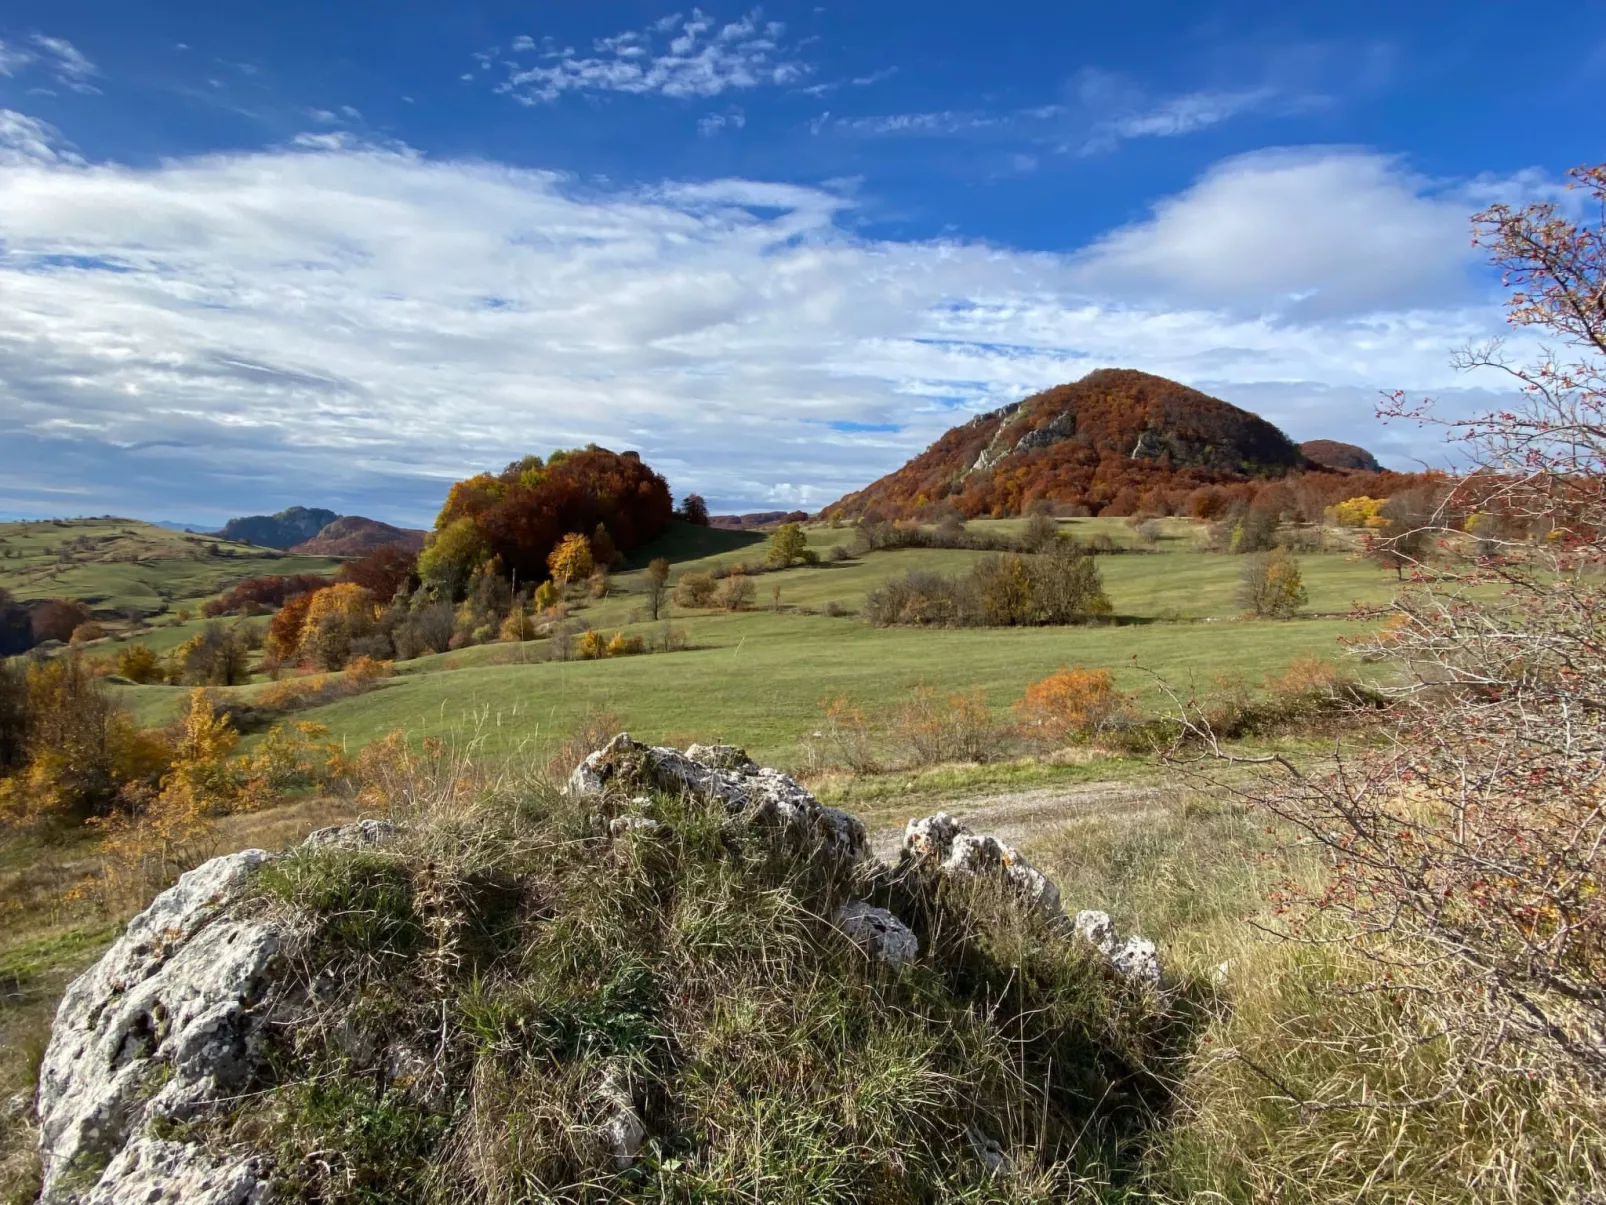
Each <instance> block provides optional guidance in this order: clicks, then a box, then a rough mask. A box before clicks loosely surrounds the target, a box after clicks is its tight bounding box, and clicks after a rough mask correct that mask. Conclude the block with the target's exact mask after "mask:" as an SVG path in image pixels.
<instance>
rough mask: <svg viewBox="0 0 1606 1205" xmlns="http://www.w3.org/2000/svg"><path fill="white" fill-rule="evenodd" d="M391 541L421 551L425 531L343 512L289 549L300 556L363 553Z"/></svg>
mask: <svg viewBox="0 0 1606 1205" xmlns="http://www.w3.org/2000/svg"><path fill="white" fill-rule="evenodd" d="M392 545H394V546H396V547H398V548H405V549H406V550H407V551H408V552H421V551H423V548H424V533H423V532H421V531H414V530H412V529H411V528H407V527H392V526H391V525H390V524H389V523H381V522H380V521H379V520H378V519H364V518H363V517H362V516H361V515H345V516H343V517H342V518H339V519H336V520H335V521H334V522H333V523H331V524H329V526H327V527H325V528H324V529H323V530H322V531H320V532H319V533H318V534H317V535H315V536H313V537H312V539H310V540H303V541H302V542H301V543H299V544H297V545H295V546H294V547H293V548H291V549H290V551H291V552H294V553H297V554H299V555H301V556H363V555H365V554H367V553H370V552H373V551H374V550H375V549H379V548H386V547H390V546H392Z"/></svg>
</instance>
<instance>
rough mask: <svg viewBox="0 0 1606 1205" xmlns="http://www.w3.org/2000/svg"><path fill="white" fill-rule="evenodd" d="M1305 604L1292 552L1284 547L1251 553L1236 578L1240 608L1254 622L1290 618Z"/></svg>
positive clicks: (1303, 585) (1300, 580)
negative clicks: (1253, 618)
mask: <svg viewBox="0 0 1606 1205" xmlns="http://www.w3.org/2000/svg"><path fill="white" fill-rule="evenodd" d="M1308 601H1309V599H1308V597H1307V595H1306V593H1305V581H1304V578H1303V576H1302V575H1301V574H1300V571H1299V558H1297V557H1296V556H1294V554H1293V553H1291V552H1289V551H1288V549H1286V548H1273V549H1272V550H1271V551H1270V552H1254V553H1250V555H1249V557H1248V559H1247V560H1245V562H1244V567H1243V571H1242V573H1241V574H1240V575H1239V582H1238V605H1239V606H1241V607H1243V608H1244V610H1246V611H1248V612H1249V613H1250V614H1251V615H1253V616H1255V617H1256V618H1257V619H1291V618H1293V617H1294V616H1295V615H1297V614H1298V613H1299V610H1300V608H1301V607H1303V606H1304V605H1305V603H1306V602H1308Z"/></svg>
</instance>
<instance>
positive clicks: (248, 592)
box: [201, 573, 329, 619]
mask: <svg viewBox="0 0 1606 1205" xmlns="http://www.w3.org/2000/svg"><path fill="white" fill-rule="evenodd" d="M328 584H329V579H328V578H327V577H324V576H323V575H322V574H319V573H293V574H287V575H280V574H272V573H270V574H265V575H263V576H262V577H248V578H246V579H245V580H244V581H243V582H240V583H239V584H238V585H236V586H234V587H232V588H231V589H230V590H228V591H227V592H225V593H224V594H223V595H221V596H220V597H218V598H214V599H211V600H209V601H208V602H206V603H203V604H202V605H201V614H202V615H204V616H206V617H207V618H208V619H215V618H217V617H218V616H220V615H235V614H241V615H262V614H265V613H267V612H268V611H271V610H273V609H274V608H276V607H282V606H283V605H284V603H285V600H286V599H288V598H293V597H295V596H296V595H297V594H311V593H312V592H313V591H314V590H321V589H323V588H324V587H325V586H327V585H328Z"/></svg>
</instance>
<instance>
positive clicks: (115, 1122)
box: [38, 849, 284, 1205]
mask: <svg viewBox="0 0 1606 1205" xmlns="http://www.w3.org/2000/svg"><path fill="white" fill-rule="evenodd" d="M267 858H268V855H267V854H266V853H264V852H263V851H262V850H259V849H248V850H244V851H242V852H240V853H237V854H230V855H229V856H228V857H223V858H214V859H213V860H212V861H210V862H208V863H206V864H205V865H204V866H201V867H199V868H197V869H195V870H192V871H190V872H189V873H188V874H186V875H184V876H183V877H182V878H180V879H179V881H178V883H177V884H175V885H174V886H173V887H171V888H169V889H168V890H167V891H164V892H163V893H162V894H161V895H159V896H157V897H156V899H155V900H153V901H152V902H151V905H150V907H148V908H147V909H146V910H145V911H144V912H142V913H140V914H139V915H138V916H136V917H135V918H134V919H133V920H132V921H131V922H129V926H128V930H127V932H125V933H124V934H123V936H122V937H121V938H119V939H118V940H117V941H116V942H115V943H114V944H113V945H112V947H111V949H110V950H108V951H107V952H106V954H105V955H104V956H103V957H102V958H101V960H100V961H99V962H97V963H96V964H95V965H94V966H93V967H91V968H90V969H89V970H88V971H86V972H85V973H84V974H83V975H81V976H79V978H78V979H77V980H75V981H74V982H73V984H72V986H70V987H69V988H68V989H67V993H66V995H65V996H64V997H63V998H62V1001H61V1005H60V1007H59V1008H58V1009H57V1012H56V1021H55V1025H54V1027H53V1029H52V1030H51V1036H50V1044H49V1046H48V1048H47V1049H46V1051H45V1058H44V1064H43V1067H42V1068H41V1071H40V1082H39V1100H38V1110H39V1119H40V1125H41V1131H42V1133H41V1140H40V1149H41V1153H42V1157H43V1165H44V1166H43V1171H44V1190H43V1193H42V1194H41V1196H40V1200H41V1202H43V1205H78V1203H80V1202H97V1203H99V1202H108V1203H109V1202H124V1201H127V1202H133V1201H162V1200H169V1199H171V1200H179V1199H183V1200H185V1201H191V1200H195V1201H206V1202H213V1201H216V1202H223V1201H228V1202H243V1201H249V1200H255V1199H256V1198H254V1197H252V1196H251V1195H250V1193H251V1192H253V1191H255V1188H254V1177H253V1175H252V1174H251V1173H250V1172H249V1169H246V1168H244V1165H239V1166H237V1167H233V1168H232V1169H231V1168H220V1167H218V1166H217V1165H216V1164H214V1163H213V1162H212V1161H211V1160H210V1159H209V1158H208V1157H207V1156H205V1155H204V1153H203V1152H201V1151H200V1149H199V1148H198V1147H193V1146H190V1145H188V1144H183V1143H157V1142H155V1140H154V1138H153V1136H152V1135H150V1134H149V1133H148V1128H149V1126H150V1124H151V1123H152V1122H154V1121H157V1120H158V1119H174V1120H182V1119H184V1118H186V1117H189V1116H193V1115H194V1114H195V1112H196V1111H197V1110H198V1109H199V1108H200V1107H201V1106H203V1105H205V1104H207V1103H208V1102H211V1101H214V1100H217V1099H219V1098H221V1097H224V1096H227V1095H229V1094H231V1093H232V1092H234V1091H236V1090H238V1089H239V1088H241V1087H242V1086H243V1085H244V1084H245V1082H246V1081H247V1079H248V1078H249V1075H250V1071H251V1068H252V1065H253V1062H254V1059H255V1056H256V1054H257V1044H258V1033H259V1029H260V1019H259V1017H258V1016H257V1015H256V1013H255V1011H254V1010H255V1008H256V1006H257V1005H258V1004H260V1003H261V1002H262V1000H263V998H264V995H265V993H266V991H267V987H268V977H269V970H270V966H271V964H272V962H273V961H274V958H275V956H276V955H277V954H278V952H279V950H280V947H281V945H282V943H283V939H284V935H283V934H281V933H280V932H278V931H277V930H275V929H274V928H272V927H271V926H270V925H268V924H265V923H263V922H260V921H257V920H242V919H236V918H233V917H230V916H228V915H227V914H226V909H227V906H228V905H229V904H230V903H232V902H233V901H234V900H235V899H237V898H238V896H239V893H240V891H241V889H242V888H243V887H244V885H245V882H246V878H247V876H248V875H249V873H250V871H251V870H252V869H253V868H255V867H256V866H258V865H260V864H261V863H263V862H264V861H266V860H267ZM97 1168H104V1169H105V1170H104V1171H102V1172H101V1173H100V1175H99V1176H98V1177H96V1176H94V1175H93V1172H94V1170H95V1169H97ZM247 1181H251V1183H247ZM242 1186H243V1187H242ZM164 1193H165V1194H168V1195H166V1196H164V1195H162V1194H164ZM209 1193H210V1194H212V1195H207V1194H209ZM218 1194H222V1195H218Z"/></svg>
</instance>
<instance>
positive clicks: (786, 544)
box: [767, 523, 809, 569]
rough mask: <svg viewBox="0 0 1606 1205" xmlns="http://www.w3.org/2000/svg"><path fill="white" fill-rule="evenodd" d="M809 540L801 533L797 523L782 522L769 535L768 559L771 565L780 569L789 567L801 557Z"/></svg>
mask: <svg viewBox="0 0 1606 1205" xmlns="http://www.w3.org/2000/svg"><path fill="white" fill-rule="evenodd" d="M808 546H809V540H808V537H807V536H806V535H804V534H803V528H802V526H801V525H800V524H797V523H782V524H781V525H780V526H779V527H777V528H776V529H775V531H774V533H773V534H772V535H771V536H770V550H769V555H768V558H767V559H768V561H769V563H770V564H771V565H779V566H780V567H781V568H782V569H788V568H790V567H791V566H792V565H793V564H794V563H795V562H797V561H800V560H802V559H803V553H804V552H805V551H806V550H807V549H808Z"/></svg>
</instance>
